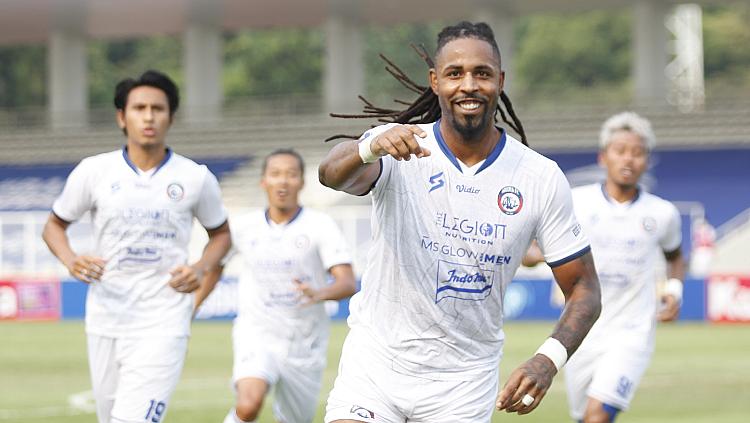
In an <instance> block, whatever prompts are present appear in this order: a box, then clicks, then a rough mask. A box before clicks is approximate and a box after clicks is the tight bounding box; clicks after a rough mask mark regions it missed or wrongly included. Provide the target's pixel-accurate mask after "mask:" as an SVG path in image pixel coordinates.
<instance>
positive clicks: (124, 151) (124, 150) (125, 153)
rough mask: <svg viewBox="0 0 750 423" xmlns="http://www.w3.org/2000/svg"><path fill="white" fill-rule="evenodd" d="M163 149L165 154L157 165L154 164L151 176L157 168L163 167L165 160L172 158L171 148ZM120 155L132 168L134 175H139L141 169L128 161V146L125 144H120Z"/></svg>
mask: <svg viewBox="0 0 750 423" xmlns="http://www.w3.org/2000/svg"><path fill="white" fill-rule="evenodd" d="M165 150H166V152H167V154H165V155H164V160H162V161H161V163H159V166H156V169H154V172H153V173H152V174H151V176H152V177H153V176H154V175H156V172H158V171H159V170H161V168H162V167H164V165H165V164H167V162H168V161H169V159H170V158H172V149H171V148H169V147H167V148H166V149H165ZM122 157H123V158H124V159H125V163H127V165H128V166H129V167H130V168H131V169H133V172H135V174H136V175H140V174H141V171H140V170H139V169H138V166H136V165H135V164H134V163H133V162H131V161H130V157H128V146H127V145H123V146H122Z"/></svg>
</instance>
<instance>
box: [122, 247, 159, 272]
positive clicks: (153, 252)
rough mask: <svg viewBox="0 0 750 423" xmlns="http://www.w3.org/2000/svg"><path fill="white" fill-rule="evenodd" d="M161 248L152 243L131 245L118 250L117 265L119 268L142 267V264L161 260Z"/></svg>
mask: <svg viewBox="0 0 750 423" xmlns="http://www.w3.org/2000/svg"><path fill="white" fill-rule="evenodd" d="M161 258H162V253H161V248H159V247H155V246H152V245H133V246H130V247H125V248H123V249H121V250H120V254H119V257H118V261H117V266H118V268H120V269H143V265H148V264H157V263H159V262H161Z"/></svg>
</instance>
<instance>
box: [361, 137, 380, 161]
mask: <svg viewBox="0 0 750 423" xmlns="http://www.w3.org/2000/svg"><path fill="white" fill-rule="evenodd" d="M371 141H372V137H370V138H367V139H364V140H362V141H360V142H359V157H360V158H361V159H362V163H373V162H376V161H378V159H379V158H380V156H378V155H376V154H375V153H373V152H372V150H371V149H370V142H371Z"/></svg>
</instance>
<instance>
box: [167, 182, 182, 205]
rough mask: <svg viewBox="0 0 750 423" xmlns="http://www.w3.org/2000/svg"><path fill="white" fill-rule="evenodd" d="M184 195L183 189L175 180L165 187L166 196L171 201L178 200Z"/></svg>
mask: <svg viewBox="0 0 750 423" xmlns="http://www.w3.org/2000/svg"><path fill="white" fill-rule="evenodd" d="M184 196H185V189H184V188H182V185H180V184H178V183H177V182H172V183H171V184H169V186H168V187H167V197H169V198H170V199H171V200H173V201H180V200H182V197H184Z"/></svg>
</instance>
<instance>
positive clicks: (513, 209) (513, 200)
mask: <svg viewBox="0 0 750 423" xmlns="http://www.w3.org/2000/svg"><path fill="white" fill-rule="evenodd" d="M497 206H498V207H500V211H502V212H503V213H505V214H507V215H509V216H512V215H514V214H518V212H520V211H521V209H522V208H523V196H522V195H521V191H519V190H518V188H516V187H514V186H510V185H508V186H506V187H504V188H503V189H501V190H500V193H499V194H497Z"/></svg>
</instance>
